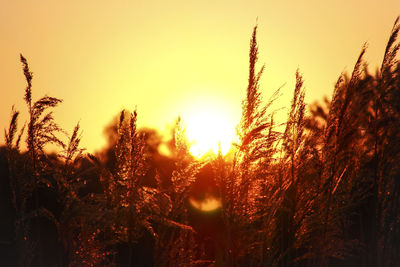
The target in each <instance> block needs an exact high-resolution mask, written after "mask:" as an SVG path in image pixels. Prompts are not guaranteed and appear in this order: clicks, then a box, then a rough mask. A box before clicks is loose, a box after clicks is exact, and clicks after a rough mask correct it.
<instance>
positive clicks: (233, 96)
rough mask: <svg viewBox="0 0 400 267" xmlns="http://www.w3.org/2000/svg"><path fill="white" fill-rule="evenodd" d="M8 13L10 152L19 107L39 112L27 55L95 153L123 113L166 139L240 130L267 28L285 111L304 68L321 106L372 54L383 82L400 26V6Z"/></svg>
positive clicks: (393, 1) (19, 9) (339, 1)
mask: <svg viewBox="0 0 400 267" xmlns="http://www.w3.org/2000/svg"><path fill="white" fill-rule="evenodd" d="M0 4H1V8H0V38H1V39H0V129H1V135H0V138H1V142H0V143H4V133H3V132H4V131H3V129H4V128H5V127H7V125H8V123H9V120H10V111H11V106H12V105H13V104H15V105H16V108H17V109H18V110H20V111H21V112H22V113H23V114H24V115H25V114H26V112H27V110H26V107H25V106H24V103H23V100H22V99H23V95H24V88H25V81H24V76H23V74H22V69H21V63H20V62H19V53H22V54H23V55H24V56H25V57H26V58H27V59H28V62H29V66H30V68H31V71H33V73H34V79H33V98H34V99H37V98H38V97H41V96H43V95H44V94H48V95H50V96H55V97H58V98H61V99H63V100H64V102H63V103H62V104H61V105H60V106H59V107H58V108H57V109H56V110H55V117H56V120H57V122H58V123H59V124H60V126H62V127H63V128H64V129H66V130H68V131H69V132H71V131H72V129H73V127H74V125H75V124H76V122H78V121H80V123H81V127H82V129H83V140H82V145H83V146H85V147H87V148H88V150H89V151H93V150H98V149H101V148H102V147H103V146H104V145H105V139H104V137H103V128H104V126H106V125H107V124H108V123H109V122H110V121H111V119H112V118H113V117H114V116H115V115H116V114H117V113H118V112H119V111H120V110H121V109H122V108H127V109H130V110H132V109H133V108H135V106H137V109H138V113H139V118H138V120H139V125H140V126H149V127H157V128H159V129H160V130H161V131H164V130H166V129H168V127H167V125H168V124H172V123H173V121H174V119H176V118H177V116H178V115H181V116H182V117H183V118H185V114H189V113H190V112H193V109H200V110H201V109H206V108H207V107H208V106H209V107H210V109H216V108H217V109H221V110H223V112H224V113H225V114H229V115H228V116H229V118H227V120H231V121H232V123H235V122H236V121H237V122H238V119H239V117H240V111H241V110H240V109H241V100H242V99H243V97H244V95H245V89H246V83H247V77H248V50H249V40H250V35H251V32H252V28H253V26H254V25H255V24H256V20H257V18H258V25H259V28H258V29H259V31H258V43H259V51H260V56H259V62H260V63H265V65H266V69H265V73H264V75H263V78H262V80H261V89H262V91H263V93H264V98H265V99H267V98H268V96H269V95H270V94H271V92H272V91H273V90H275V89H276V88H278V87H279V86H281V85H283V84H285V83H286V85H285V86H284V88H283V91H282V92H283V96H282V98H281V99H280V101H279V105H281V106H282V107H284V106H287V103H288V99H290V94H291V92H292V90H293V84H294V79H295V71H296V69H297V68H299V69H300V72H301V73H302V74H303V75H304V80H305V87H306V93H307V97H306V100H307V102H309V103H311V102H313V101H314V100H317V99H321V98H322V97H323V96H324V95H330V94H331V92H332V89H333V84H334V83H335V81H336V79H337V77H338V75H339V74H340V73H341V72H343V71H349V72H350V71H351V70H352V67H353V65H354V63H355V61H356V59H357V57H358V55H359V52H360V50H361V47H362V45H363V43H364V42H368V43H369V45H368V50H367V55H366V59H367V60H368V62H369V63H370V68H371V70H373V71H374V70H375V68H376V66H377V65H378V64H379V63H380V61H381V59H382V55H383V52H384V48H385V45H386V42H387V40H388V38H389V34H390V30H391V28H392V25H393V22H394V20H395V18H396V16H398V15H400V1H399V0H387V1H385V0H364V1H359V0H357V1H354V0H346V1H344V0H335V1H321V0H318V1H317V0H313V1H312V0H302V1H287V0H281V1H278V0H273V1H271V0H264V1H261V0H251V1H249V0H242V1H233V0H231V1H228V0H224V1H222V0H214V1H208V0H202V1H198V0H197V1H192V0H185V1H176V0H172V1H134V0H131V1H101V0H96V1H89V0H84V1H82V0H80V1H75V0H70V1H54V0H51V1H50V0H49V1H44V0H35V1H32V0H31V1H23V0H16V1H6V0H0ZM21 119H22V121H24V120H26V116H23V117H22V118H21ZM20 124H22V122H21V123H20Z"/></svg>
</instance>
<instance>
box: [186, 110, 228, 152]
mask: <svg viewBox="0 0 400 267" xmlns="http://www.w3.org/2000/svg"><path fill="white" fill-rule="evenodd" d="M229 119H230V118H229V117H228V116H224V115H223V113H221V112H217V111H216V110H211V109H207V110H204V109H203V110H201V109H199V110H198V111H197V112H194V113H192V114H190V116H189V117H187V119H186V120H185V125H186V130H187V137H188V140H189V142H190V153H191V154H192V155H194V156H196V157H201V156H203V155H204V154H206V153H208V152H212V153H215V154H216V153H218V151H219V149H221V153H222V154H223V155H225V154H226V153H227V152H228V151H229V149H230V148H231V145H232V142H233V140H234V137H235V125H234V123H232V122H231V121H230V120H229Z"/></svg>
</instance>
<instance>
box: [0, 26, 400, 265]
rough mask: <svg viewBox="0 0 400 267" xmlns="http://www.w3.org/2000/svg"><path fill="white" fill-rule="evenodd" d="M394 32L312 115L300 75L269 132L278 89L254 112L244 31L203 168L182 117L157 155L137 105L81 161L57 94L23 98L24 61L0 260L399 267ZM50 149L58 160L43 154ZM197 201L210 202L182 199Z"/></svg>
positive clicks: (8, 159)
mask: <svg viewBox="0 0 400 267" xmlns="http://www.w3.org/2000/svg"><path fill="white" fill-rule="evenodd" d="M399 31H400V24H399V20H398V19H397V20H396V22H395V24H394V27H393V30H392V32H391V35H390V38H389V41H388V44H387V47H386V50H385V52H384V57H383V62H382V65H381V67H380V68H379V69H378V70H377V71H376V72H375V73H374V74H372V73H370V72H369V71H368V69H367V65H366V63H365V62H364V59H363V56H364V53H365V52H366V48H365V47H363V48H362V50H361V54H360V56H359V58H358V60H357V62H356V64H355V66H354V70H353V72H352V73H351V75H346V74H342V75H340V77H339V79H338V81H337V83H336V85H335V88H334V91H333V96H332V99H331V100H330V101H328V100H326V101H325V103H324V104H315V105H312V106H310V112H309V113H307V112H306V104H305V102H304V96H305V92H304V89H303V78H302V76H301V74H300V72H299V71H297V72H296V76H295V78H296V85H295V88H294V93H293V99H292V103H291V107H290V109H289V112H288V118H287V122H286V123H285V125H284V127H285V129H284V130H283V131H278V130H277V129H278V128H279V127H280V126H281V125H276V123H275V122H274V116H273V115H274V112H273V111H272V110H271V104H272V103H273V102H274V101H275V100H276V98H277V96H278V95H279V93H278V92H275V93H273V94H272V97H271V98H270V100H269V101H268V102H267V103H266V104H265V103H264V102H263V101H262V96H261V93H260V90H259V80H260V77H261V75H262V72H263V67H262V68H261V69H260V70H257V66H256V63H257V57H258V47H257V42H256V32H257V27H255V28H254V31H253V34H252V38H251V41H250V54H249V63H250V64H249V80H248V87H247V95H246V99H244V101H243V104H242V111H243V112H242V119H241V122H240V125H239V126H238V137H239V138H238V140H239V141H238V143H237V144H236V145H235V148H234V149H233V151H232V152H231V153H230V154H229V155H227V156H223V155H221V153H219V154H218V155H213V156H210V157H209V158H208V159H207V160H197V159H194V158H193V157H192V156H191V155H190V154H189V152H188V145H187V142H186V139H185V134H184V128H183V126H182V125H181V123H180V121H179V120H178V121H177V124H176V127H175V128H174V138H173V140H171V142H170V143H169V147H170V150H171V155H170V156H165V155H161V154H160V153H159V152H158V146H159V145H160V139H159V138H158V135H157V133H156V132H155V131H152V130H138V129H137V128H136V120H137V117H138V114H137V112H136V111H133V112H128V111H122V112H121V114H120V116H119V119H118V121H117V122H115V123H114V124H113V125H111V126H110V127H109V129H108V130H107V132H108V133H109V136H110V138H109V140H110V141H109V143H110V145H109V148H108V149H106V150H105V151H103V152H102V153H99V154H98V155H91V154H85V153H84V150H83V149H81V148H80V147H79V143H80V139H81V136H80V129H79V124H78V125H77V126H76V127H75V128H74V130H73V132H72V134H71V135H68V134H67V133H66V132H65V131H64V130H63V129H62V128H61V127H59V125H58V124H57V123H56V122H55V120H54V118H53V116H52V112H51V109H53V108H55V107H56V106H57V105H58V104H59V103H60V102H61V100H59V99H57V98H53V97H48V96H45V97H42V98H40V99H39V100H37V101H34V100H33V94H32V73H31V72H30V70H29V67H28V63H27V61H26V59H25V58H24V57H23V56H22V55H21V62H22V64H23V71H24V75H25V78H26V81H27V87H26V89H25V98H24V99H25V102H26V105H27V109H28V114H29V120H28V122H27V124H26V127H25V126H24V127H22V128H19V127H18V124H17V122H18V115H19V112H18V111H16V110H14V109H13V110H12V115H11V122H10V126H9V129H7V130H6V131H5V137H6V146H5V147H3V148H1V151H0V152H1V153H0V163H1V165H0V168H1V170H0V171H1V180H0V185H1V186H0V190H1V193H0V197H1V201H0V202H1V214H2V216H1V218H0V247H1V249H0V265H2V266H105V265H106V266H153V265H155V266H210V265H215V266H400V253H399V251H400V164H399V162H400V64H399V62H398V61H397V55H398V50H399V49H400V43H399V42H398V40H397V37H398V34H399ZM24 132H26V145H27V151H26V152H21V151H20V148H19V146H20V143H21V140H22V138H23V137H24V136H25V135H23V133H24ZM64 135H66V136H67V138H61V137H60V136H64ZM65 139H66V141H65ZM50 143H52V144H55V145H57V146H58V147H59V148H60V149H59V151H60V152H59V153H58V154H49V153H46V152H45V151H44V148H45V146H46V145H48V144H50ZM206 195H213V196H215V197H217V198H219V199H220V200H221V203H222V206H221V208H219V209H217V210H215V211H213V212H209V213H203V212H200V211H198V210H196V209H194V208H193V207H192V206H190V205H189V204H188V199H189V197H191V196H195V197H197V198H199V199H201V198H202V197H203V198H204V197H205V196H206Z"/></svg>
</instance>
